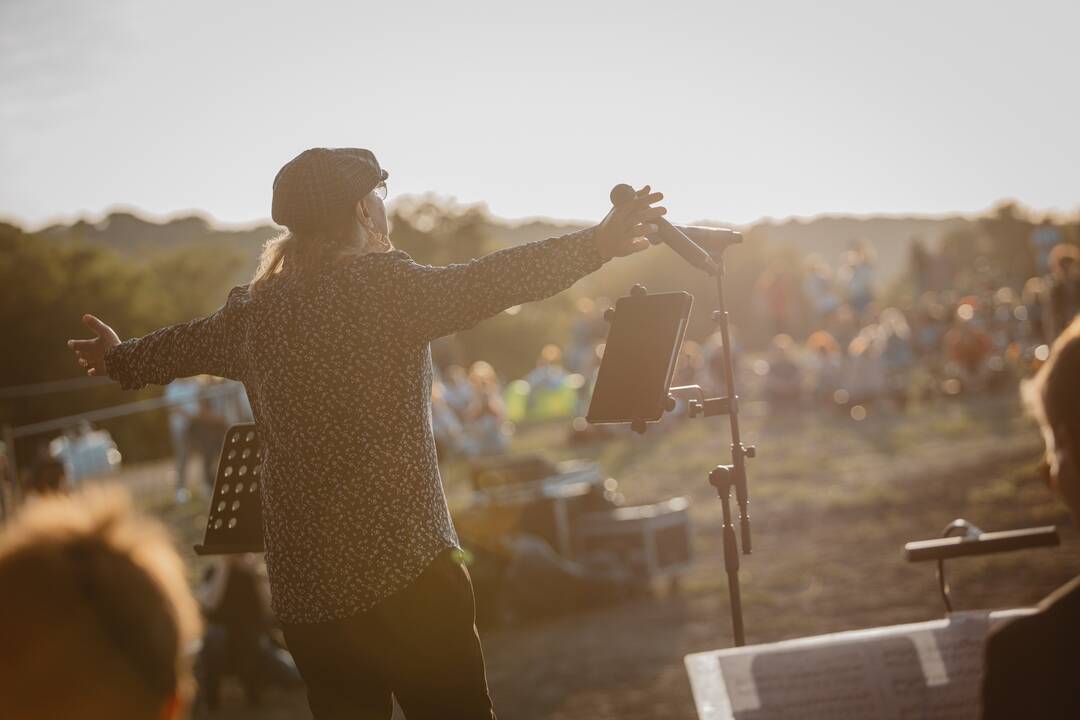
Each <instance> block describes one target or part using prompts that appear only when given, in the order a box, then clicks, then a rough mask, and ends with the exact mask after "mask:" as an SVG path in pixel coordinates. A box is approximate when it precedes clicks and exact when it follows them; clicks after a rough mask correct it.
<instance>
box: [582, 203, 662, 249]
mask: <svg viewBox="0 0 1080 720" xmlns="http://www.w3.org/2000/svg"><path fill="white" fill-rule="evenodd" d="M619 187H625V188H626V194H625V195H620V202H615V200H614V191H612V194H613V197H612V208H611V210H610V211H609V212H608V214H607V215H606V216H605V217H604V219H603V220H602V221H601V222H600V224H599V225H598V226H597V227H596V232H595V234H594V235H593V240H594V241H595V242H596V250H597V252H599V253H600V255H601V256H602V257H603V258H604V259H605V260H610V259H611V258H613V257H623V256H625V255H631V254H633V253H636V252H641V251H642V250H645V249H646V248H648V247H649V241H648V239H647V237H648V236H649V235H650V234H652V233H655V232H657V231H658V230H659V225H658V224H657V223H658V221H660V220H662V219H663V215H664V214H665V213H666V212H667V208H664V207H660V206H657V207H652V205H653V203H657V202H660V201H661V200H662V199H663V198H664V195H663V194H662V193H654V192H651V188H650V187H649V186H648V185H646V186H645V187H643V188H641V189H640V190H637V191H635V190H634V189H633V188H632V187H630V186H629V185H620V186H619Z"/></svg>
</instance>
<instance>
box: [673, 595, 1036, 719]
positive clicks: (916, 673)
mask: <svg viewBox="0 0 1080 720" xmlns="http://www.w3.org/2000/svg"><path fill="white" fill-rule="evenodd" d="M1013 614H1023V611H1019V612H1018V613H1017V612H1010V613H995V614H994V615H995V616H996V617H994V618H993V620H994V621H995V622H996V621H998V620H1001V619H1005V618H1006V617H1009V616H1011V615H1013ZM990 625H991V617H990V614H989V613H986V612H972V613H957V614H954V615H953V616H951V617H950V618H949V619H947V620H938V621H932V622H926V623H917V624H912V625H897V626H894V627H885V628H874V629H870V630H859V631H854V632H845V633H836V634H833V635H823V636H820V637H813V638H802V639H798V640H789V641H785V642H779V643H772V644H769V645H759V646H750V647H746V648H733V649H730V650H720V651H716V652H713V653H700V654H698V655H691V656H688V657H687V669H688V671H689V672H690V675H691V684H692V685H693V687H694V696H695V701H697V704H698V708H699V713H700V715H701V717H702V718H710V719H713V718H716V719H721V718H724V719H726V718H735V719H736V720H795V719H796V718H798V719H799V720H834V719H836V720H845V719H848V718H850V719H852V720H854V719H855V718H883V719H885V720H914V719H915V718H918V719H919V720H977V718H978V713H979V692H980V681H981V678H982V657H983V647H984V643H985V641H986V634H987V632H988V630H989V628H990ZM710 674H711V675H712V677H709V675H710Z"/></svg>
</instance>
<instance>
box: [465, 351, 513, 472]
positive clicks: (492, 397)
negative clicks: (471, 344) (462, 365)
mask: <svg viewBox="0 0 1080 720" xmlns="http://www.w3.org/2000/svg"><path fill="white" fill-rule="evenodd" d="M469 382H470V383H472V387H473V402H472V404H471V405H470V406H469V408H468V410H467V411H466V413H465V428H466V435H467V440H468V442H467V445H466V448H465V449H466V451H467V452H468V453H469V454H470V455H491V454H496V453H501V452H505V451H506V448H507V446H509V444H510V436H509V434H508V433H507V430H506V411H505V408H504V406H503V400H502V388H501V387H500V386H499V378H498V376H497V375H496V374H495V368H493V367H491V365H490V364H488V363H486V362H484V361H483V360H479V361H477V362H474V363H473V364H472V367H470V368H469Z"/></svg>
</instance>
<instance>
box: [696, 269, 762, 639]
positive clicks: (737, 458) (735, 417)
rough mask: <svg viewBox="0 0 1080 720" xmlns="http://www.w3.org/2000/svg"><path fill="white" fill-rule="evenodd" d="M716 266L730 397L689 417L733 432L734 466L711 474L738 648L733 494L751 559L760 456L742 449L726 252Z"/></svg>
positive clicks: (707, 403) (702, 404)
mask: <svg viewBox="0 0 1080 720" xmlns="http://www.w3.org/2000/svg"><path fill="white" fill-rule="evenodd" d="M712 259H713V262H714V263H716V273H715V276H714V277H715V278H716V297H717V309H716V311H715V312H713V316H712V317H713V322H715V323H717V324H718V325H719V326H720V337H721V339H722V340H723V347H722V348H721V349H722V351H723V356H724V387H725V390H726V391H727V397H720V398H709V399H703V400H691V401H690V403H689V415H690V417H691V418H696V417H699V416H700V417H712V416H714V415H727V416H728V418H729V427H730V428H731V464H730V465H717V466H716V467H715V468H713V470H712V471H711V472H710V473H709V484H710V485H712V486H713V487H714V488H716V494H717V496H718V497H719V498H720V506H721V508H722V510H723V517H724V526H723V534H722V542H723V549H724V571H725V572H726V573H727V579H728V596H729V598H730V601H731V627H732V631H733V633H734V636H735V645H736V647H741V646H743V645H745V644H746V634H745V630H744V628H743V613H742V593H741V591H740V588H739V543H738V542H737V540H736V538H735V525H734V522H733V519H732V514H731V493H732V490H734V492H735V502H736V504H737V505H738V509H739V530H740V534H741V538H742V553H743V554H744V555H749V554H750V552H751V549H752V545H751V542H750V513H749V510H748V506H749V504H750V497H749V491H748V488H747V478H746V459H747V458H753V457H756V455H757V450H756V448H755V447H754V446H753V445H743V443H742V437H741V435H740V434H739V397H738V395H737V394H736V392H735V368H734V364H733V362H732V356H731V329H730V323H729V319H728V312H727V305H726V302H725V299H724V256H723V249H721V250H719V251H718V252H716V253H715V254H712Z"/></svg>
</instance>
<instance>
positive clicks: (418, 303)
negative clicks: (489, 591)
mask: <svg viewBox="0 0 1080 720" xmlns="http://www.w3.org/2000/svg"><path fill="white" fill-rule="evenodd" d="M591 239H592V230H591V229H590V230H583V231H581V232H577V233H572V234H570V235H565V236H563V237H558V238H551V239H548V240H541V241H538V242H533V243H528V244H525V245H520V246H517V247H513V248H507V249H505V250H500V251H498V252H494V253H491V254H490V255H486V256H484V257H481V258H479V259H476V260H473V261H471V262H468V263H462V264H458V265H450V266H447V267H431V266H427V265H420V264H418V263H416V262H414V261H413V260H412V259H411V258H410V257H409V256H408V255H407V254H406V253H404V252H401V251H399V250H395V251H391V252H387V253H373V254H367V255H360V256H350V257H345V258H342V259H341V260H339V261H338V262H336V263H335V264H332V265H329V266H327V267H326V268H325V269H324V271H323V273H322V274H321V275H319V276H318V277H317V279H316V280H315V281H313V282H312V281H309V282H302V281H301V280H300V279H298V278H296V277H293V276H290V275H289V274H288V273H287V272H286V273H282V274H281V275H278V276H275V277H274V279H273V280H271V281H269V283H268V284H267V285H266V286H265V287H264V288H263V289H262V290H261V291H260V292H259V293H258V294H257V295H256V296H254V297H253V296H252V295H251V293H250V292H249V290H248V287H247V286H240V287H236V288H233V289H232V290H231V291H230V292H229V296H228V299H227V301H226V303H225V305H224V306H223V307H221V308H220V309H219V310H218V311H217V312H215V313H213V314H212V315H209V316H208V317H204V318H197V319H195V320H192V321H190V322H187V323H182V324H178V325H172V326H169V327H165V328H161V329H159V330H155V331H154V332H152V333H150V334H148V335H146V336H144V337H141V338H134V339H131V340H125V341H124V342H122V343H120V345H118V346H116V347H114V348H111V349H110V350H109V351H108V352H107V353H106V355H105V367H106V371H107V373H108V375H109V377H111V378H112V379H114V380H116V381H118V382H119V383H120V384H121V386H122V387H123V388H124V389H137V388H140V387H142V386H144V385H146V384H148V383H154V384H158V385H164V384H167V383H169V382H171V381H172V380H173V379H174V378H178V377H187V376H191V375H198V374H203V373H206V374H210V375H217V376H220V377H226V378H231V379H235V380H239V381H241V382H243V383H244V386H245V388H246V389H247V393H248V397H249V399H250V401H251V406H252V411H253V413H254V416H255V423H256V426H257V428H258V432H259V436H260V438H261V440H262V443H263V446H264V457H263V463H262V476H263V481H262V502H263V526H264V533H265V547H266V564H267V569H268V571H269V575H270V587H271V593H272V598H273V605H274V610H275V612H276V613H277V615H278V618H279V619H280V620H281V621H282V622H286V623H304V622H320V621H325V620H334V619H340V618H346V617H349V616H351V615H354V614H356V613H359V612H363V611H364V610H367V609H369V608H371V607H373V606H374V605H376V604H377V603H379V602H380V601H381V600H383V599H385V598H387V597H389V596H390V595H392V594H394V593H396V592H397V591H399V590H402V589H403V588H405V587H406V586H408V585H409V584H410V583H411V582H412V581H413V580H415V579H416V578H417V577H419V576H420V574H421V573H422V572H423V571H424V569H425V568H426V567H427V566H428V564H429V563H430V562H431V561H432V560H433V559H434V558H435V557H436V556H437V555H438V554H439V553H440V552H442V551H443V550H444V549H446V548H449V547H454V546H456V545H457V535H456V533H455V530H454V526H453V523H452V522H451V519H450V513H449V511H448V510H447V505H446V496H445V494H444V492H443V487H442V479H441V478H440V476H439V467H438V464H437V462H436V457H435V442H434V439H433V436H432V428H431V355H430V349H429V346H428V343H429V341H431V340H433V339H435V338H438V337H441V336H443V335H448V334H450V333H453V332H456V331H458V330H463V329H465V328H468V327H471V326H473V325H475V324H476V323H477V322H479V321H480V320H483V319H484V318H487V317H490V316H492V315H496V314H498V313H499V312H501V311H502V310H504V309H506V308H508V307H511V306H513V305H518V304H521V303H524V302H529V301H533V300H540V299H543V298H545V297H548V296H550V295H553V294H555V293H557V292H559V291H561V290H564V289H565V288H568V287H569V286H570V285H572V284H573V283H574V282H576V281H577V280H578V279H579V278H581V277H583V276H584V275H587V274H588V273H590V272H592V271H594V270H596V269H598V268H599V267H600V266H601V265H602V264H603V260H602V258H601V256H600V254H599V253H598V252H597V250H596V247H595V245H594V243H593V242H591Z"/></svg>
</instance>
